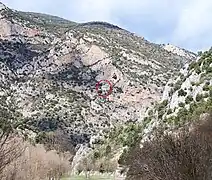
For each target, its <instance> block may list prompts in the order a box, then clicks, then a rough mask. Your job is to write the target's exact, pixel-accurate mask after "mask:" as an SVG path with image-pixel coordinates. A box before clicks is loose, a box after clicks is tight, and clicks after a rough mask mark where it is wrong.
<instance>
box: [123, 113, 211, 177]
mask: <svg viewBox="0 0 212 180" xmlns="http://www.w3.org/2000/svg"><path fill="white" fill-rule="evenodd" d="M211 134H212V116H210V117H208V118H207V120H205V121H202V122H201V123H198V124H195V125H194V128H193V130H192V131H188V130H186V129H184V130H182V131H180V132H178V133H177V135H176V134H175V135H173V134H165V133H156V136H155V138H153V139H152V140H151V141H149V142H146V143H144V146H143V148H140V146H139V145H137V146H136V147H135V149H134V150H132V151H131V152H130V155H129V156H128V158H127V164H128V166H129V171H128V174H127V178H128V179H129V180H132V179H133V180H141V179H142V180H148V179H151V180H170V179H173V180H211V179H212V139H211Z"/></svg>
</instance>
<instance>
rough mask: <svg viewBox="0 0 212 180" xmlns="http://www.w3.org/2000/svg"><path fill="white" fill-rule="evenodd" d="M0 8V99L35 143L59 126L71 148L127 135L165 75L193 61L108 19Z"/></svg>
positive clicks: (159, 91) (186, 54) (159, 92)
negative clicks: (99, 87) (79, 19)
mask: <svg viewBox="0 0 212 180" xmlns="http://www.w3.org/2000/svg"><path fill="white" fill-rule="evenodd" d="M1 6H2V5H1ZM2 7H3V8H2V9H1V11H0V15H1V16H0V17H1V19H0V23H1V27H0V81H1V84H2V86H1V87H0V97H1V99H2V101H7V100H5V98H6V99H12V100H13V101H14V102H13V103H14V104H16V105H17V109H16V110H17V111H18V112H19V113H20V114H22V118H23V119H30V123H29V126H30V127H31V129H32V130H33V131H35V132H36V133H34V132H33V131H32V132H30V133H31V135H32V136H33V139H34V140H35V141H36V142H37V143H51V142H48V140H49V137H50V136H51V135H52V133H53V134H54V133H55V132H57V131H61V132H62V134H64V135H65V136H67V137H68V143H70V144H72V145H73V146H74V147H75V148H76V151H77V150H78V148H79V146H85V149H89V150H90V151H92V150H93V149H95V147H96V146H99V145H100V146H101V145H102V144H101V143H102V141H104V139H105V138H107V137H108V136H110V133H111V132H113V129H114V128H116V127H119V126H123V127H124V128H125V126H126V131H127V132H130V131H131V129H133V128H136V127H135V126H134V125H132V126H131V124H136V125H137V124H138V123H140V122H141V121H142V119H143V118H145V113H147V109H148V108H150V107H153V106H154V104H155V103H156V102H158V101H160V100H161V98H162V95H163V90H164V88H165V86H166V84H167V82H168V81H169V79H170V78H172V77H176V76H177V75H178V74H179V71H180V69H181V68H182V67H183V66H184V65H185V64H187V63H191V62H194V61H195V59H196V58H197V56H196V54H194V53H191V52H189V51H185V50H183V49H179V48H178V49H177V50H178V51H180V52H181V53H180V54H179V52H178V51H176V48H171V50H170V49H169V50H167V49H166V48H164V46H161V45H159V44H154V43H151V42H149V41H147V40H145V39H144V38H143V37H139V36H137V35H135V34H133V33H130V32H128V31H127V30H123V29H122V28H119V27H118V26H116V25H112V24H110V23H105V22H88V23H75V22H72V21H69V20H64V19H63V18H62V19H61V18H58V17H55V16H50V15H44V14H39V13H38V14H36V13H30V12H27V13H25V12H20V11H15V10H14V11H13V10H10V9H9V8H7V7H5V6H2ZM172 47H173V46H172ZM105 79H107V80H108V81H110V82H111V84H112V85H113V92H112V94H111V95H110V96H109V101H106V102H104V103H103V102H101V99H99V97H98V94H97V92H96V90H95V85H96V83H98V81H100V80H105ZM3 85H4V86H3ZM5 91H9V92H11V93H10V95H7V94H6V93H5ZM138 129H139V128H138ZM122 130H123V129H119V131H118V132H120V133H118V135H119V134H120V136H121V132H122ZM124 131H125V130H124ZM136 137H137V135H136ZM124 138H125V136H123V137H122V136H121V139H124ZM131 138H132V137H131ZM126 139H127V138H126ZM126 141H127V143H129V141H128V140H126ZM132 142H133V141H132ZM127 143H126V144H127ZM82 149H83V150H85V149H84V148H82ZM119 149H120V147H119ZM83 150H82V153H83ZM81 155H82V154H81V153H80V152H79V154H78V156H81ZM75 159H78V157H77V156H76V158H75ZM79 159H80V158H79ZM76 164H77V163H76Z"/></svg>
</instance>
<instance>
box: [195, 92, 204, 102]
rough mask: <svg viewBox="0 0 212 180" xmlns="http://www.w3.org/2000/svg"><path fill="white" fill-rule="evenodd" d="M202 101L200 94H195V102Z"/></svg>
mask: <svg viewBox="0 0 212 180" xmlns="http://www.w3.org/2000/svg"><path fill="white" fill-rule="evenodd" d="M202 99H203V95H202V94H197V95H196V101H197V102H199V101H201V100H202Z"/></svg>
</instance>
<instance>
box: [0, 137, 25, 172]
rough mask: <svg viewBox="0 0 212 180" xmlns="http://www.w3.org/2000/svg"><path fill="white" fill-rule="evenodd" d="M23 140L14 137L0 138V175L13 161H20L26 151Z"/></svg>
mask: <svg viewBox="0 0 212 180" xmlns="http://www.w3.org/2000/svg"><path fill="white" fill-rule="evenodd" d="M22 142H23V140H22V139H21V138H18V137H16V136H14V135H6V136H4V135H2V136H1V137H0V174H2V172H3V171H4V169H5V168H6V167H7V166H8V165H9V164H10V163H12V162H13V161H15V160H16V159H18V158H19V157H20V156H21V155H22V153H23V152H24V150H25V146H23V145H22V144H21V143H22Z"/></svg>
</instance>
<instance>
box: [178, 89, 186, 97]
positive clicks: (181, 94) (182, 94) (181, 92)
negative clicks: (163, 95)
mask: <svg viewBox="0 0 212 180" xmlns="http://www.w3.org/2000/svg"><path fill="white" fill-rule="evenodd" d="M186 95H187V92H185V91H184V90H183V89H180V90H179V91H178V96H186Z"/></svg>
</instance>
